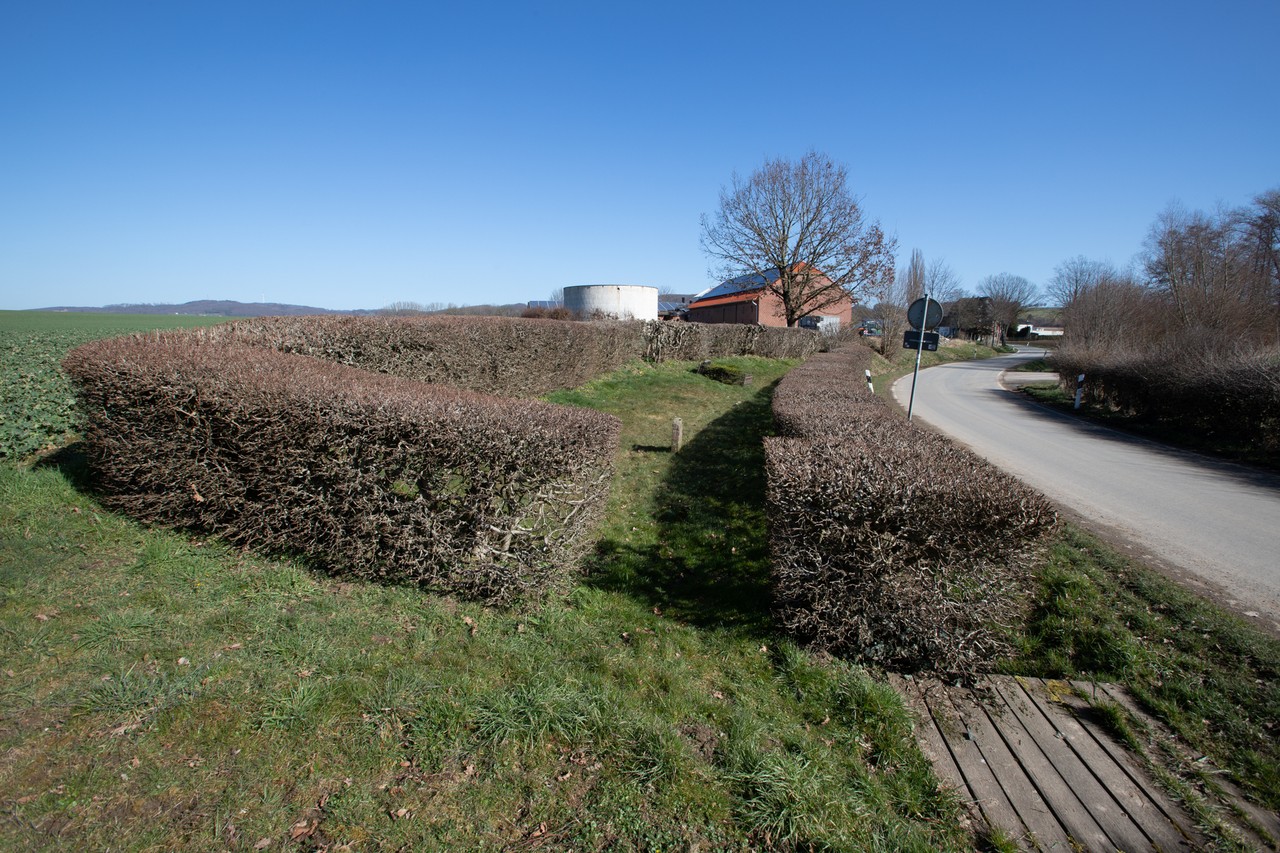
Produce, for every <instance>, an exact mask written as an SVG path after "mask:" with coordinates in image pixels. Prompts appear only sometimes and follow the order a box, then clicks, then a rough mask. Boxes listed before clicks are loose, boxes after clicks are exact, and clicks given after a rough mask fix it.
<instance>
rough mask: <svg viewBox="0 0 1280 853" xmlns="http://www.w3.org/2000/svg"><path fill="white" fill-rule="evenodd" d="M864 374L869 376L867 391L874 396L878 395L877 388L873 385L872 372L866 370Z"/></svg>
mask: <svg viewBox="0 0 1280 853" xmlns="http://www.w3.org/2000/svg"><path fill="white" fill-rule="evenodd" d="M863 372H864V373H866V374H867V390H868V391H870V392H871V393H872V394H874V393H876V389H875V386H874V385H872V384H871V371H870V370H866V371H863Z"/></svg>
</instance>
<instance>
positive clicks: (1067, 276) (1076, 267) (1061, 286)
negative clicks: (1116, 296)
mask: <svg viewBox="0 0 1280 853" xmlns="http://www.w3.org/2000/svg"><path fill="white" fill-rule="evenodd" d="M1115 276H1116V270H1115V268H1114V267H1113V266H1112V265H1111V264H1109V263H1107V262H1106V261H1093V260H1090V259H1089V258H1086V257H1085V256H1084V255H1076V256H1075V257H1074V258H1071V259H1069V260H1065V261H1063V262H1062V263H1060V264H1058V266H1057V267H1056V268H1055V269H1054V271H1053V277H1052V278H1050V279H1049V285H1048V286H1047V287H1046V288H1045V295H1046V296H1048V297H1049V299H1050V300H1052V302H1053V304H1054V305H1057V306H1058V307H1059V308H1065V307H1066V306H1067V305H1069V304H1070V303H1071V302H1073V301H1074V300H1076V299H1077V298H1079V297H1080V296H1081V294H1083V293H1085V292H1086V291H1089V290H1091V289H1093V288H1095V287H1097V286H1098V284H1099V283H1100V282H1103V281H1106V280H1107V279H1110V278H1114V277H1115Z"/></svg>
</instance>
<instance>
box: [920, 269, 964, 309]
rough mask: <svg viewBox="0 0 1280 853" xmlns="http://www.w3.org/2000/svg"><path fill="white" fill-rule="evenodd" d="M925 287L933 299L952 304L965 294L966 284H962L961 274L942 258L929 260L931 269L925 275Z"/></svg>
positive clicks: (944, 303)
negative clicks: (957, 273)
mask: <svg viewBox="0 0 1280 853" xmlns="http://www.w3.org/2000/svg"><path fill="white" fill-rule="evenodd" d="M924 289H925V292H927V293H928V294H929V295H930V296H931V297H933V299H935V300H937V301H938V302H941V303H942V304H943V305H950V304H951V303H952V302H955V301H956V300H957V299H959V298H960V297H961V296H964V286H963V285H961V284H960V276H958V275H956V273H955V270H953V269H951V267H950V266H949V265H948V264H947V262H946V261H944V260H943V259H942V258H935V259H934V260H932V261H930V262H929V269H928V271H927V272H926V273H925V276H924Z"/></svg>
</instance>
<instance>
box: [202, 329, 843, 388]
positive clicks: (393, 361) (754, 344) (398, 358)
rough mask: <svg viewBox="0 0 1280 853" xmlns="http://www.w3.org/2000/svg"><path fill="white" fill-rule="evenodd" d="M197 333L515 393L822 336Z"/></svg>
mask: <svg viewBox="0 0 1280 853" xmlns="http://www.w3.org/2000/svg"><path fill="white" fill-rule="evenodd" d="M200 334H202V335H205V336H207V337H208V338H209V339H212V340H237V341H243V342H247V343H251V344H254V345H258V346H265V347H268V348H270V349H274V350H279V351H281V352H290V353H296V354H299V355H309V356H315V357H318V358H322V359H325V360H327V361H334V362H338V363H340V364H346V365H350V366H353V367H359V368H362V369H365V370H369V371H373V372H375V373H388V374H391V375H393V376H401V377H405V378H409V379H417V380H421V381H423V382H431V383H438V384H444V385H456V386H458V387H462V388H469V389H471V390H474V391H483V392H486V393H492V394H502V395H504V396H514V397H536V396H538V395H541V394H545V393H547V392H549V391H554V390H558V389H562V388H574V387H577V386H578V385H581V384H582V383H584V382H586V381H588V380H589V379H593V378H595V377H596V376H599V375H601V374H603V373H608V372H609V371H612V370H616V369H618V368H619V367H621V366H622V365H624V364H626V363H627V362H628V361H636V360H639V359H641V358H644V359H648V360H650V361H670V360H686V361H700V360H702V359H706V358H714V357H717V356H728V355H757V356H762V357H765V358H804V357H805V356H807V355H809V354H810V353H812V352H814V351H815V350H816V349H817V348H818V346H819V345H820V343H821V339H820V337H819V336H818V335H817V334H816V333H814V332H811V331H809V330H807V329H765V328H760V327H755V326H736V325H705V324H699V323H663V322H649V323H643V322H590V323H580V322H571V321H560V320H541V319H524V318H513V317H449V316H432V317H341V316H338V317H327V316H326V317H263V318H257V319H252V320H243V321H240V322H236V323H232V324H229V325H226V326H218V327H215V328H213V329H208V330H204V331H202V332H201V333H200Z"/></svg>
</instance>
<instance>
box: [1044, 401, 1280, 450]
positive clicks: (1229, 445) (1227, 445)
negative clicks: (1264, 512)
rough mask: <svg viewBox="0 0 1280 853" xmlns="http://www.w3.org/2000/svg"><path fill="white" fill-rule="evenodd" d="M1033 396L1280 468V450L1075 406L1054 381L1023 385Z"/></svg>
mask: <svg viewBox="0 0 1280 853" xmlns="http://www.w3.org/2000/svg"><path fill="white" fill-rule="evenodd" d="M1022 390H1023V393H1025V394H1027V395H1028V396H1029V397H1031V398H1032V399H1033V400H1036V401H1037V402H1039V403H1043V404H1044V405H1046V406H1051V407H1053V408H1055V409H1057V410H1059V411H1061V412H1065V413H1067V414H1071V415H1073V416H1076V417H1083V418H1088V419H1089V420H1091V421H1094V422H1096V423H1100V424H1104V425H1106V426H1109V427H1112V428H1113V429H1118V430H1123V431H1124V432H1128V433H1132V434H1134V435H1140V436H1142V437H1143V438H1149V439H1151V440H1152V441H1159V442H1162V443H1164V444H1170V445H1173V446H1175V447H1182V448H1185V449H1187V450H1194V451H1196V452H1198V453H1205V454H1208V455H1210V456H1218V457H1221V458H1223V459H1229V460H1232V461H1234V462H1243V463H1245V464H1248V465H1256V466H1258V467H1259V468H1266V469H1267V470H1270V471H1280V453H1277V452H1276V451H1275V450H1269V449H1267V448H1265V447H1260V446H1257V445H1255V444H1250V443H1241V442H1239V441H1230V440H1224V439H1221V438H1219V437H1217V436H1215V435H1214V434H1213V433H1209V432H1203V431H1201V432H1192V431H1188V430H1185V429H1179V428H1178V427H1177V426H1176V425H1172V424H1168V423H1165V422H1163V421H1153V420H1149V419H1145V418H1141V417H1136V416H1132V415H1126V414H1123V413H1121V412H1114V411H1111V410H1110V409H1107V408H1105V407H1102V406H1098V405H1093V404H1090V403H1087V402H1086V403H1084V404H1082V405H1081V407H1080V408H1079V409H1076V408H1075V397H1074V395H1072V394H1068V393H1067V392H1066V391H1064V390H1062V388H1061V387H1059V386H1057V385H1042V384H1037V385H1030V386H1027V387H1025V388H1023V389H1022Z"/></svg>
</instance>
